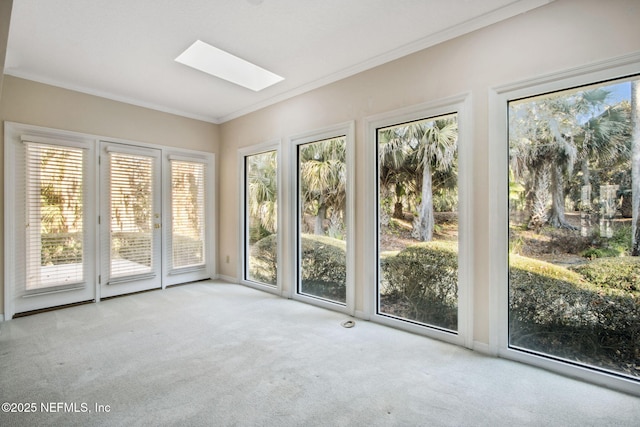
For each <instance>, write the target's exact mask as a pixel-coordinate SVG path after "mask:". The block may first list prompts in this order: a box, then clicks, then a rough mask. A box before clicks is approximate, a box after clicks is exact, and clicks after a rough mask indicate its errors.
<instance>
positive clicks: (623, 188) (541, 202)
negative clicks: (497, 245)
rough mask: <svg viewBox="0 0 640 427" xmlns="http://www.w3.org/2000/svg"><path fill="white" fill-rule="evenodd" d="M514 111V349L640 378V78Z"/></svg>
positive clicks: (525, 102) (532, 101) (549, 97)
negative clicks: (639, 225)
mask: <svg viewBox="0 0 640 427" xmlns="http://www.w3.org/2000/svg"><path fill="white" fill-rule="evenodd" d="M508 113H509V122H508V141H509V181H508V200H509V267H508V268H509V289H508V345H509V347H510V348H511V349H515V350H520V351H523V352H527V353H534V354H536V355H540V356H543V357H547V358H551V359H556V360H562V361H564V362H567V363H569V364H572V365H580V366H583V367H589V368H592V369H595V370H599V371H605V372H608V373H613V374H615V375H618V376H623V377H626V378H633V379H636V380H638V379H640V304H639V301H640V257H639V255H640V228H639V227H638V224H639V221H640V80H639V79H638V77H634V78H627V79H623V80H617V81H608V82H604V83H599V84H593V85H589V86H582V87H577V88H573V89H570V90H565V91H558V92H553V93H547V94H544V95H539V96H534V97H527V98H523V99H518V100H512V101H510V102H509V104H508Z"/></svg>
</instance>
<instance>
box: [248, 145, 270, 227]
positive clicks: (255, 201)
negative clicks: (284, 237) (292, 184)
mask: <svg viewBox="0 0 640 427" xmlns="http://www.w3.org/2000/svg"><path fill="white" fill-rule="evenodd" d="M276 171H277V157H276V152H275V151H269V152H266V153H261V154H256V155H253V156H250V157H248V158H247V183H248V184H247V192H248V194H247V202H248V205H249V206H248V214H249V226H250V228H254V229H255V228H256V227H257V228H262V229H263V230H265V231H267V232H268V233H275V232H276V231H277V211H278V209H277V208H278V204H277V173H276ZM250 234H253V233H250ZM257 235H261V233H259V232H258V233H257Z"/></svg>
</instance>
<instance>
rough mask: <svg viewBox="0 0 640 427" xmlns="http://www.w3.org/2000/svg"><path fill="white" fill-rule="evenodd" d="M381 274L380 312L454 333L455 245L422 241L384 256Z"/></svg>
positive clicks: (456, 277) (456, 253) (456, 314)
mask: <svg viewBox="0 0 640 427" xmlns="http://www.w3.org/2000/svg"><path fill="white" fill-rule="evenodd" d="M380 268H381V271H382V280H381V283H380V286H381V290H380V293H381V306H382V307H381V308H382V310H383V312H384V313H387V314H393V315H396V316H399V317H402V318H406V319H409V320H416V321H418V322H422V323H427V324H431V325H434V326H440V327H443V328H447V329H451V330H456V329H457V324H458V309H457V301H458V251H457V244H456V242H442V241H440V242H426V243H419V244H416V245H413V246H409V247H407V248H406V249H403V250H402V251H400V252H399V253H397V255H393V254H386V256H384V257H382V259H381V261H380Z"/></svg>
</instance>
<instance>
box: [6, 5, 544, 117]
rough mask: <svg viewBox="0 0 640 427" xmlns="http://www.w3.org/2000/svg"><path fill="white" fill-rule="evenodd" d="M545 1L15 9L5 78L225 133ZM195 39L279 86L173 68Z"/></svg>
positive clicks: (40, 7) (20, 7)
mask: <svg viewBox="0 0 640 427" xmlns="http://www.w3.org/2000/svg"><path fill="white" fill-rule="evenodd" d="M549 1H552V0H481V1H480V0H13V12H12V16H11V26H10V31H9V42H8V46H7V56H6V62H5V73H6V74H9V75H13V76H17V77H22V78H26V79H30V80H35V81H39V82H43V83H48V84H52V85H55V86H60V87H64V88H68V89H73V90H77V91H80V92H85V93H90V94H94V95H99V96H102V97H105V98H110V99H115V100H118V101H124V102H128V103H131V104H135V105H140V106H144V107H149V108H153V109H157V110H161V111H166V112H170V113H175V114H179V115H182V116H186V117H192V118H196V119H200V120H206V121H209V122H213V123H222V122H225V121H227V120H230V119H233V118H236V117H239V116H241V115H243V114H247V113H249V112H251V111H255V110H257V109H260V108H263V107H265V106H268V105H270V104H273V103H275V102H278V101H281V100H283V99H286V98H289V97H291V96H295V95H298V94H300V93H303V92H306V91H308V90H311V89H314V88H317V87H320V86H322V85H325V84H328V83H331V82H333V81H336V80H339V79H342V78H345V77H347V76H350V75H353V74H355V73H358V72H361V71H364V70H366V69H369V68H372V67H375V66H377V65H380V64H383V63H385V62H388V61H391V60H393V59H397V58H399V57H401V56H404V55H407V54H410V53H412V52H415V51H418V50H420V49H424V48H426V47H429V46H432V45H434V44H436V43H439V42H442V41H444V40H447V39H450V38H453V37H456V36H459V35H461V34H464V33H467V32H470V31H473V30H476V29H478V28H481V27H484V26H486V25H491V24H493V23H495V22H498V21H500V20H503V19H506V18H509V17H511V16H514V15H517V14H519V13H523V12H526V11H528V10H530V9H533V8H535V7H538V6H540V5H542V4H545V3H548V2H549ZM197 39H200V40H202V41H204V42H207V43H209V44H212V45H214V46H216V47H218V48H220V49H223V50H226V51H228V52H229V53H232V54H234V55H236V56H239V57H241V58H243V59H246V60H248V61H251V62H253V63H255V64H257V65H259V66H261V67H263V68H266V69H268V70H270V71H272V72H274V73H276V74H279V75H281V76H283V77H284V78H285V80H284V81H283V82H281V83H278V84H276V85H274V86H272V87H269V88H267V89H265V90H263V91H261V92H253V91H251V90H248V89H245V88H242V87H239V86H236V85H234V84H232V83H228V82H225V81H222V80H219V79H217V78H215V77H212V76H209V75H207V74H204V73H202V72H199V71H196V70H194V69H191V68H188V67H186V66H184V65H182V64H180V63H177V62H175V61H174V59H175V58H176V57H177V56H178V55H179V54H180V53H182V52H183V51H184V50H185V49H186V48H187V47H189V46H190V45H191V44H192V43H193V42H194V41H195V40H197Z"/></svg>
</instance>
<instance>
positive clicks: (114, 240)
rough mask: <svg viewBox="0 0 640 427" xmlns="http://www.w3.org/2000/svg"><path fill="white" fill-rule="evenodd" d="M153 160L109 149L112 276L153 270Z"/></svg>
mask: <svg viewBox="0 0 640 427" xmlns="http://www.w3.org/2000/svg"><path fill="white" fill-rule="evenodd" d="M153 161H154V159H153V158H151V157H147V156H142V155H135V154H125V153H118V152H110V153H109V165H110V168H109V203H110V216H111V218H110V227H111V236H110V241H111V243H110V244H111V257H110V277H111V278H118V277H127V276H135V275H140V274H149V273H151V272H152V256H151V255H152V252H151V248H152V247H153V192H152V188H153V187H152V183H153Z"/></svg>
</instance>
